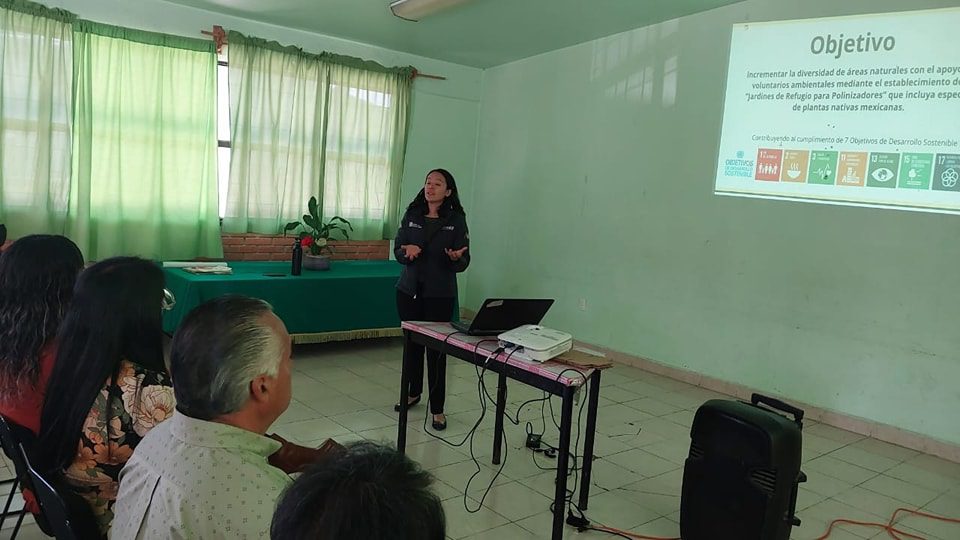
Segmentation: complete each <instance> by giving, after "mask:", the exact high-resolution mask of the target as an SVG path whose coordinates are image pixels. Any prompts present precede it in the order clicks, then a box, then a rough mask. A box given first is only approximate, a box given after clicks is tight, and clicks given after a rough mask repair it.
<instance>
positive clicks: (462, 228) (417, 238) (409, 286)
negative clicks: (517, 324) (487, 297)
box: [393, 211, 470, 298]
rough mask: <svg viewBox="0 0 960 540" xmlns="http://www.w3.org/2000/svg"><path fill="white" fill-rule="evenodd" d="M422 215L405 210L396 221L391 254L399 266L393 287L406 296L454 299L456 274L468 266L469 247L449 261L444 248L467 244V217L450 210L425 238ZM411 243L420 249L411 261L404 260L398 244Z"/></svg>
mask: <svg viewBox="0 0 960 540" xmlns="http://www.w3.org/2000/svg"><path fill="white" fill-rule="evenodd" d="M426 221H427V219H426V217H425V216H424V215H423V214H422V213H421V212H420V211H407V213H406V214H404V216H403V220H402V221H401V222H400V230H399V231H397V238H396V240H395V241H394V248H393V253H394V255H395V256H396V258H397V262H399V263H400V264H402V265H403V270H402V271H401V272H400V281H398V282H397V288H398V289H400V290H401V291H402V292H404V293H406V294H409V295H410V296H423V297H427V298H456V297H457V273H459V272H463V271H464V270H466V269H467V266H469V265H470V250H469V249H468V250H467V251H466V252H464V254H463V256H462V257H460V260H458V261H456V262H454V261H451V260H450V257H449V256H448V255H447V253H446V251H444V250H446V249H460V248H463V247H467V246H469V245H470V234H469V233H468V231H467V217H466V216H464V215H463V214H461V213H459V212H453V213H451V214H450V215H449V216H447V217H445V218H440V221H441V223H440V230H438V231H437V233H436V234H435V235H434V237H433V238H427V232H426V226H425V224H426ZM408 244H413V245H417V246H420V249H422V250H423V251H422V252H421V253H420V255H419V256H418V257H417V258H416V259H414V260H413V261H411V260H409V259H407V256H406V253H405V252H404V250H403V248H402V247H401V246H404V245H408Z"/></svg>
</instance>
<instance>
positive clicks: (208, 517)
mask: <svg viewBox="0 0 960 540" xmlns="http://www.w3.org/2000/svg"><path fill="white" fill-rule="evenodd" d="M290 352H291V343H290V335H289V334H288V333H287V330H286V327H285V326H284V325H283V322H282V321H280V319H279V318H277V316H276V315H274V314H273V311H272V310H271V308H270V305H269V304H267V303H266V302H264V301H262V300H256V299H253V298H244V297H240V296H226V297H221V298H217V299H215V300H211V301H209V302H207V303H205V304H203V305H201V306H199V307H197V308H196V309H194V310H193V311H191V312H190V314H189V315H187V317H186V318H184V320H183V322H182V323H181V324H180V327H179V329H178V330H177V333H176V335H175V336H174V337H173V344H172V347H171V351H170V375H171V376H172V377H173V381H174V391H175V392H176V398H177V409H176V412H175V413H174V414H173V417H172V418H170V420H168V421H166V422H164V423H163V424H160V426H158V427H157V428H156V429H154V430H153V431H151V432H150V433H149V434H147V436H146V437H145V438H144V440H143V441H142V443H141V444H140V446H138V447H137V449H136V451H135V452H134V453H133V457H132V458H131V459H130V461H129V462H128V463H127V467H126V468H125V469H124V470H123V474H121V476H120V493H119V496H118V499H117V506H116V520H115V522H114V527H113V533H112V534H113V537H114V538H123V539H125V540H126V539H134V538H149V539H159V538H204V539H215V538H230V539H234V538H237V539H244V538H249V539H254V538H256V539H259V538H266V537H267V535H268V533H269V529H270V518H271V516H272V515H273V509H274V506H275V505H276V501H277V499H278V498H279V496H280V493H281V492H282V491H283V490H284V488H286V487H287V485H289V484H290V481H291V480H290V477H289V476H288V474H287V473H290V472H294V471H299V470H302V469H303V468H305V467H306V465H307V464H309V463H310V462H316V461H319V460H322V459H323V457H324V456H327V455H329V454H330V452H331V451H333V450H334V449H335V448H337V446H338V445H336V443H333V442H332V441H327V444H325V445H324V447H323V448H321V449H319V450H313V449H307V448H303V447H298V446H296V445H291V444H289V443H286V442H285V441H283V440H282V439H280V438H279V437H275V436H265V435H264V433H266V431H267V430H268V429H269V428H270V425H271V424H273V422H274V421H275V420H276V419H277V418H278V417H279V416H280V415H281V414H282V413H283V411H284V410H286V408H287V406H288V405H289V404H290V393H291V390H290V384H291V380H290V370H291V361H290Z"/></svg>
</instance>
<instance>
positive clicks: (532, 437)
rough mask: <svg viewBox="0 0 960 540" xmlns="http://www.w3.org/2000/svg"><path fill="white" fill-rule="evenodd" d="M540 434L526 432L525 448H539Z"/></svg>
mask: <svg viewBox="0 0 960 540" xmlns="http://www.w3.org/2000/svg"><path fill="white" fill-rule="evenodd" d="M541 436H542V435H540V434H539V433H527V448H530V449H531V450H539V449H540V437H541Z"/></svg>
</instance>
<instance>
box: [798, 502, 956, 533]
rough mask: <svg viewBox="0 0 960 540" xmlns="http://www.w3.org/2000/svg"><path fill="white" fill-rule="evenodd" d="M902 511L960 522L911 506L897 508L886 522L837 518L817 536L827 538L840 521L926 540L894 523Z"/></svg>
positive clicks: (940, 519) (949, 521) (948, 521)
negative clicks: (821, 534)
mask: <svg viewBox="0 0 960 540" xmlns="http://www.w3.org/2000/svg"><path fill="white" fill-rule="evenodd" d="M900 512H906V513H908V514H914V515H917V516H921V517H925V518H930V519H936V520H938V521H945V522H947V523H960V519H956V518H948V517H944V516H938V515H936V514H928V513H926V512H921V511H919V510H911V509H909V508H897V509H896V511H894V512H893V515H892V516H890V521H888V522H886V523H871V522H866V521H854V520H852V519H835V520H833V521H831V522H830V526H829V527H828V528H827V532H825V533H823V536H821V537H819V538H817V540H825V539H826V538H827V537H829V536H830V533H831V532H832V531H833V527H834V525H837V524H838V523H846V524H849V525H861V526H863V527H877V528H880V529H883V530H885V531H887V534H889V535H890V536H891V537H892V538H894V540H904V538H912V539H913V540H926V539H925V538H924V537H922V536H917V535H915V534H910V533H908V532H904V531H901V530H900V529H897V528H895V527H894V526H893V524H894V523H895V522H896V521H897V514H899V513H900ZM901 534H902V535H903V536H902V537H901V536H897V535H901Z"/></svg>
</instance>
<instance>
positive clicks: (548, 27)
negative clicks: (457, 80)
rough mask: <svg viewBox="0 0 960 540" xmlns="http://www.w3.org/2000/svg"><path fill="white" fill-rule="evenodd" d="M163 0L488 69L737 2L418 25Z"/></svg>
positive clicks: (382, 4)
mask: <svg viewBox="0 0 960 540" xmlns="http://www.w3.org/2000/svg"><path fill="white" fill-rule="evenodd" d="M168 1H170V2H173V3H176V4H182V5H185V6H192V7H196V8H200V9H204V10H207V11H213V12H216V13H224V14H228V15H234V16H237V17H242V18H245V19H251V20H255V21H261V22H266V23H271V24H276V25H279V26H285V27H288V28H297V29H301V30H307V31H310V32H316V33H320V34H326V35H329V36H335V37H340V38H344V39H349V40H352V41H359V42H363V43H369V44H372V45H379V46H381V47H384V48H387V49H393V50H396V51H403V52H407V53H411V54H416V55H420V56H426V57H428V58H436V59H440V60H446V61H448V62H454V63H457V64H463V65H467V66H474V67H481V68H486V67H491V66H496V65H499V64H504V63H507V62H511V61H514V60H519V59H521V58H526V57H528V56H533V55H536V54H540V53H544V52H547V51H552V50H555V49H560V48H563V47H567V46H570V45H575V44H577V43H583V42H585V41H590V40H592V39H596V38H599V37H603V36H608V35H611V34H616V33H618V32H623V31H625V30H630V29H632V28H639V27H641V26H647V25H650V24H654V23H658V22H662V21H666V20H670V19H673V18H676V17H680V16H683V15H689V14H691V13H697V12H700V11H706V10H708V9H713V8H715V7H719V6H723V5H726V4H732V3H735V2H737V1H739V0H471V1H470V2H467V3H465V4H461V5H459V6H456V7H454V8H451V9H449V10H447V11H443V12H440V13H437V14H434V15H432V16H430V17H427V18H425V19H423V20H422V21H420V22H408V21H404V20H402V19H399V18H397V17H394V16H393V14H391V13H390V9H389V8H388V7H387V6H388V5H389V3H390V2H389V0H270V1H268V2H265V1H263V0H168Z"/></svg>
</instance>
